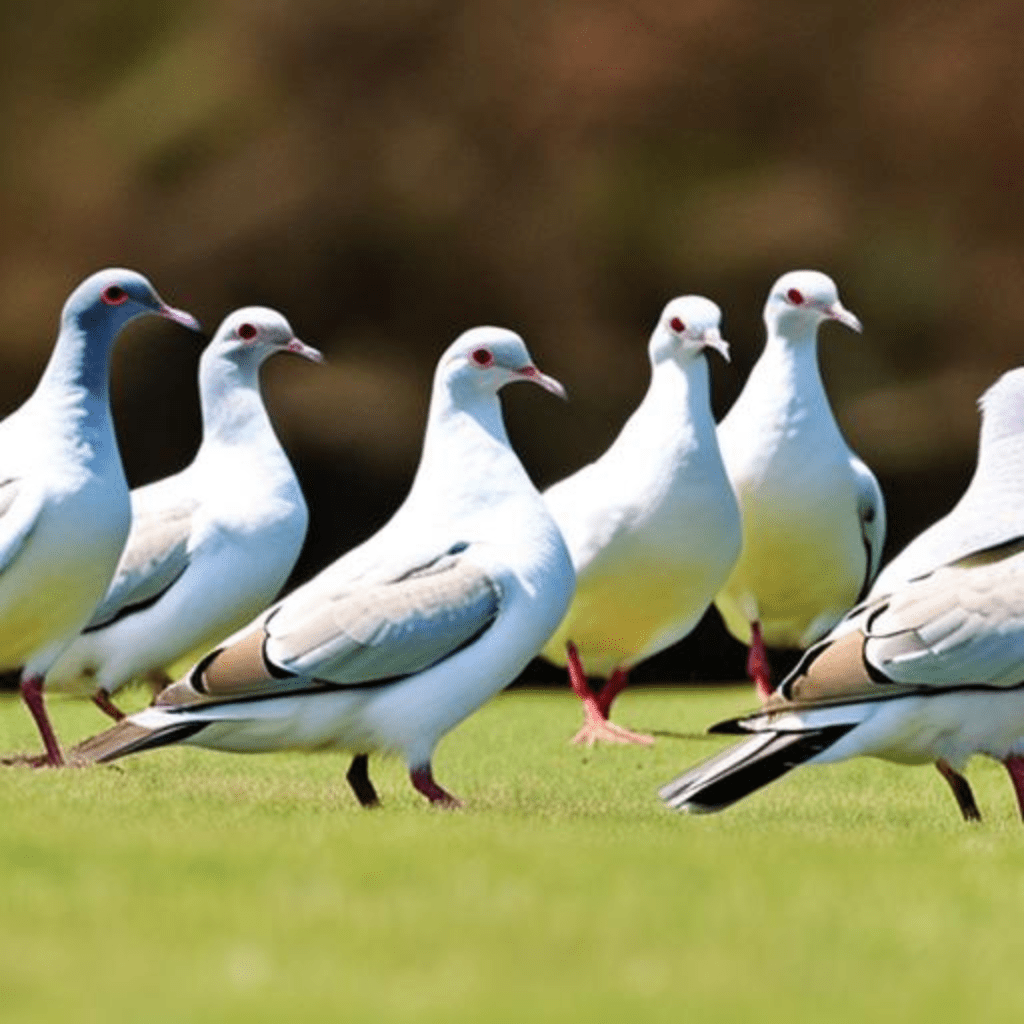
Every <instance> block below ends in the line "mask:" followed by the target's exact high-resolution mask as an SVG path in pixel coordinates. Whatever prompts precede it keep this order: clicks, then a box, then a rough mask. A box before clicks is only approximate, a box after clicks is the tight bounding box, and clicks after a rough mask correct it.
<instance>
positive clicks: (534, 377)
mask: <svg viewBox="0 0 1024 1024" xmlns="http://www.w3.org/2000/svg"><path fill="white" fill-rule="evenodd" d="M516 373H518V374H519V376H520V377H522V378H523V380H528V381H531V382H532V383H534V384H539V385H540V386H541V387H542V388H543V389H544V390H545V391H550V392H551V394H553V395H558V397H559V398H564V399H566V400H568V398H569V396H568V395H567V394H566V391H565V388H564V387H562V385H561V384H560V383H559V382H558V381H557V380H555V378H554V377H549V376H548V375H547V374H546V373H541V372H540V370H538V369H537V367H536V366H534V365H533V364H532V363H531V364H530V365H529V366H524V367H522V369H519V370H516Z"/></svg>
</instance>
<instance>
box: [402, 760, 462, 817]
mask: <svg viewBox="0 0 1024 1024" xmlns="http://www.w3.org/2000/svg"><path fill="white" fill-rule="evenodd" d="M409 778H410V779H411V780H412V784H413V786H415V787H416V789H418V790H419V791H420V792H421V793H422V794H423V795H424V796H425V797H426V798H427V799H428V800H429V801H430V802H431V803H432V804H437V805H438V806H439V807H444V808H446V809H448V810H456V809H457V808H459V807H461V806H462V801H461V800H459V799H458V798H457V797H454V796H452V795H451V793H449V792H448V791H447V790H446V789H442V788H441V787H440V786H439V785H438V784H437V782H435V781H434V773H433V771H432V770H431V768H430V765H429V764H427V765H423V766H421V767H420V768H410V769H409Z"/></svg>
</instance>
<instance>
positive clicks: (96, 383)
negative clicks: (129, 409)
mask: <svg viewBox="0 0 1024 1024" xmlns="http://www.w3.org/2000/svg"><path fill="white" fill-rule="evenodd" d="M116 337H117V330H116V329H115V327H114V325H113V324H111V323H110V322H109V321H108V320H101V321H97V322H96V323H91V324H87V323H83V322H81V320H78V319H69V320H66V321H65V322H64V323H62V325H61V331H60V334H59V335H58V337H57V343H56V344H55V345H54V347H53V353H52V354H51V355H50V360H49V362H48V363H47V364H46V369H45V370H44V371H43V375H42V377H41V378H40V379H39V384H38V385H37V386H36V393H45V394H47V395H49V396H54V397H57V398H62V399H64V400H65V401H66V400H67V399H68V398H70V399H72V400H76V399H77V400H79V401H81V402H83V403H89V402H90V401H91V402H93V403H99V404H100V405H103V406H107V405H109V401H110V358H111V353H112V352H113V348H114V340H115V338H116Z"/></svg>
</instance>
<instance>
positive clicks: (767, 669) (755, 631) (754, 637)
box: [747, 622, 773, 704]
mask: <svg viewBox="0 0 1024 1024" xmlns="http://www.w3.org/2000/svg"><path fill="white" fill-rule="evenodd" d="M747 675H748V676H749V677H750V678H751V679H753V680H754V687H755V688H756V690H757V695H758V697H759V698H760V699H761V703H762V704H764V703H765V702H766V701H767V700H768V698H769V697H770V696H771V695H772V689H773V687H772V667H771V665H770V664H769V663H768V652H767V651H766V650H765V647H764V637H762V636H761V623H760V622H752V623H751V624H750V651H749V652H748V653H747Z"/></svg>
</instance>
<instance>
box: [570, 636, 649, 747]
mask: <svg viewBox="0 0 1024 1024" xmlns="http://www.w3.org/2000/svg"><path fill="white" fill-rule="evenodd" d="M565 649H566V653H567V655H568V668H569V685H570V686H571V687H572V688H573V692H574V693H575V694H576V696H577V697H579V699H580V700H581V701H582V702H583V717H584V722H583V727H582V728H581V729H580V731H579V732H578V733H576V735H575V736H573V738H572V742H573V743H585V744H586V745H587V746H588V747H592V746H593V745H594V744H595V743H596V742H597V741H598V740H604V741H605V742H607V743H636V744H639V745H640V746H644V747H649V746H651V744H652V743H654V737H653V736H645V735H644V734H643V733H639V732H632V731H631V730H629V729H623V728H622V726H621V725H615V724H614V723H613V722H609V721H608V711H607V709H608V708H609V707H611V703H612V701H613V700H614V699H615V698H616V696H618V694H619V693H620V692H621V691H622V688H623V687H624V686H625V685H626V680H627V678H628V677H627V675H626V673H625V672H623V671H622V670H621V669H616V670H615V672H613V673H612V676H611V678H610V679H609V680H608V682H607V683H606V684H605V687H604V690H607V689H609V687H610V688H611V695H610V697H608V699H607V701H605V700H604V696H605V694H604V690H602V691H601V696H600V697H598V696H597V695H596V694H595V693H594V691H593V690H591V688H590V685H589V684H588V683H587V674H586V672H584V671H583V662H582V661H580V655H579V651H577V650H576V645H575V644H574V643H573V642H572V641H571V640H570V641H569V642H568V643H567V644H566V645H565Z"/></svg>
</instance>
